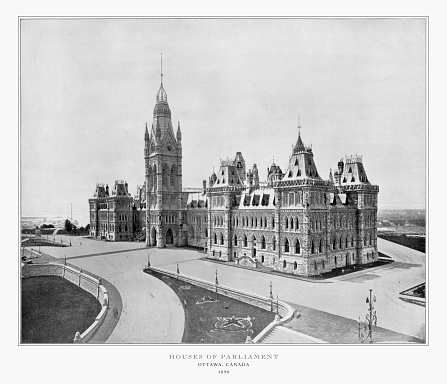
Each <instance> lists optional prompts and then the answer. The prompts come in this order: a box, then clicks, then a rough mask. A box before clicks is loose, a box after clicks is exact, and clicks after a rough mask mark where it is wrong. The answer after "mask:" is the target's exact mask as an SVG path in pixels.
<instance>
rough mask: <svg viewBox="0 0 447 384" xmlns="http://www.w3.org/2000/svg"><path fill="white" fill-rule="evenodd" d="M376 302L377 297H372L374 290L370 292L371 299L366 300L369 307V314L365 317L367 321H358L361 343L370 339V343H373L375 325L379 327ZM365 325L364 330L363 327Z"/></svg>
mask: <svg viewBox="0 0 447 384" xmlns="http://www.w3.org/2000/svg"><path fill="white" fill-rule="evenodd" d="M375 302H376V296H374V297H373V296H372V289H370V290H369V297H367V298H366V304H368V305H369V308H368V313H367V314H366V316H365V321H364V322H363V323H362V322H361V321H360V316H359V320H358V325H359V340H360V342H361V343H363V342H365V341H366V340H367V339H368V338H369V342H370V343H373V325H377V313H376V311H375V309H374V304H373V303H375ZM362 324H363V329H362V327H361V325H362Z"/></svg>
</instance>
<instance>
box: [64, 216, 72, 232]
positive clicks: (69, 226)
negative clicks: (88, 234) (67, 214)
mask: <svg viewBox="0 0 447 384" xmlns="http://www.w3.org/2000/svg"><path fill="white" fill-rule="evenodd" d="M72 229H73V224H72V223H71V221H70V220H68V219H67V220H65V230H66V231H67V232H71V230H72Z"/></svg>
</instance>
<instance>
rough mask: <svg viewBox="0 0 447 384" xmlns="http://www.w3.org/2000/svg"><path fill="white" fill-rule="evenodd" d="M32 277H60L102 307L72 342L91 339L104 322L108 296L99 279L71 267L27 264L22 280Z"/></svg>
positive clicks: (82, 341) (52, 264)
mask: <svg viewBox="0 0 447 384" xmlns="http://www.w3.org/2000/svg"><path fill="white" fill-rule="evenodd" d="M33 276H60V277H62V278H64V279H65V280H68V281H69V282H71V283H73V284H76V285H77V286H78V287H80V288H82V289H83V290H84V291H86V292H88V293H90V294H91V295H92V296H94V297H95V298H96V299H97V300H98V301H99V302H100V303H101V305H102V308H101V311H100V312H99V314H98V316H96V319H95V321H94V322H93V324H92V325H90V327H88V328H87V329H86V330H85V331H84V332H83V333H82V334H81V333H80V332H76V335H75V338H74V342H75V343H86V342H87V341H88V340H90V339H91V338H92V336H93V335H94V334H95V332H96V331H97V329H98V327H99V326H100V325H101V324H102V322H103V321H104V319H105V317H106V314H107V310H108V306H109V296H108V294H107V290H106V289H105V287H104V286H103V285H102V283H101V279H96V278H94V277H93V276H90V275H88V274H87V273H85V272H82V270H77V269H75V268H73V267H70V266H68V265H64V264H57V263H42V264H28V265H25V266H24V267H23V268H22V278H26V277H33Z"/></svg>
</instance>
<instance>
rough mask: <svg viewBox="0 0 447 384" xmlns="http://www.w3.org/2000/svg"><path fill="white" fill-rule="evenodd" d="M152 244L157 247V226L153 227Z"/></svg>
mask: <svg viewBox="0 0 447 384" xmlns="http://www.w3.org/2000/svg"><path fill="white" fill-rule="evenodd" d="M150 245H151V246H153V247H155V246H156V245H157V231H156V230H155V227H152V229H151V241H150Z"/></svg>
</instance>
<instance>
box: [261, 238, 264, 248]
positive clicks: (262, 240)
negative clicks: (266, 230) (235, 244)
mask: <svg viewBox="0 0 447 384" xmlns="http://www.w3.org/2000/svg"><path fill="white" fill-rule="evenodd" d="M261 249H265V237H264V236H262V239H261Z"/></svg>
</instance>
